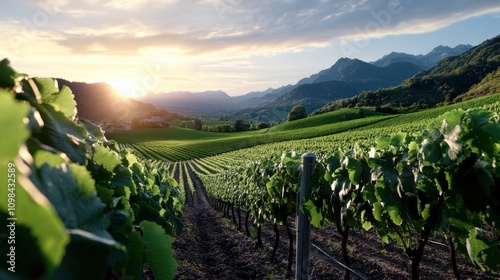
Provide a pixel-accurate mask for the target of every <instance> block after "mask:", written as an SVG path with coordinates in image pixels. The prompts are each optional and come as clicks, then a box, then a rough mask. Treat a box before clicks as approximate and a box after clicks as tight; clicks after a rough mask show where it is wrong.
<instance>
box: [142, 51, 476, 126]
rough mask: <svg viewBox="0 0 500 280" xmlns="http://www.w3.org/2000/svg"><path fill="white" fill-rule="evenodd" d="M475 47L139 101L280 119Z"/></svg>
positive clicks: (342, 62) (191, 111)
mask: <svg viewBox="0 0 500 280" xmlns="http://www.w3.org/2000/svg"><path fill="white" fill-rule="evenodd" d="M471 47H472V46H470V45H458V46H456V47H455V48H450V47H445V46H438V47H436V48H434V49H433V50H432V51H431V52H429V53H428V54H425V55H411V54H405V53H396V52H392V53H390V54H388V55H385V56H384V57H382V58H380V59H378V60H376V61H373V62H370V63H368V62H364V61H361V60H359V59H350V58H341V59H339V60H338V61H337V62H336V63H334V64H333V65H332V66H331V67H330V68H328V69H324V70H321V71H319V72H318V73H315V74H313V75H311V76H309V77H306V78H303V79H301V80H299V81H298V82H297V83H296V84H294V85H286V86H283V87H280V88H277V89H272V88H269V89H267V90H265V91H260V92H250V93H248V94H245V95H241V96H229V95H228V94H226V93H225V92H223V91H206V92H197V93H193V92H187V91H185V92H169V93H159V94H148V95H145V96H142V97H140V98H138V100H140V101H142V102H146V103H151V104H154V105H155V106H157V107H159V108H163V109H166V110H168V111H171V112H176V113H180V114H187V115H204V116H212V117H216V116H221V115H225V116H228V117H229V118H233V119H236V118H243V119H255V120H257V119H258V120H261V121H278V120H279V119H283V118H284V116H286V113H287V112H288V111H289V110H290V109H291V108H292V107H293V106H294V105H296V104H301V105H303V106H305V107H306V109H307V111H308V112H312V111H315V110H317V109H319V108H321V107H322V106H324V105H325V104H327V103H329V102H331V101H333V100H338V99H343V98H349V97H353V96H355V95H357V94H359V93H361V92H363V91H366V90H376V89H379V88H386V87H392V86H397V85H399V84H401V82H403V81H404V80H405V79H408V78H410V77H412V76H413V75H415V74H416V73H418V72H420V71H422V70H426V69H429V68H430V67H432V66H434V65H436V64H437V63H438V61H439V60H441V59H443V58H446V57H450V56H455V55H458V54H461V53H463V52H465V51H467V50H469V49H470V48H471Z"/></svg>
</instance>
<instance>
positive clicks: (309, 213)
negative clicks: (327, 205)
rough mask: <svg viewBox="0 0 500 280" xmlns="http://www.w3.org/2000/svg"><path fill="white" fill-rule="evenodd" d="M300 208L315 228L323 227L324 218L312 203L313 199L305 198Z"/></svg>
mask: <svg viewBox="0 0 500 280" xmlns="http://www.w3.org/2000/svg"><path fill="white" fill-rule="evenodd" d="M300 210H301V211H302V212H303V213H304V215H305V216H306V217H307V218H308V219H309V221H310V222H311V225H313V226H314V227H317V228H321V227H323V223H324V218H323V214H322V213H321V210H320V209H318V207H317V206H316V205H315V204H314V201H312V200H311V199H307V200H306V201H305V202H304V204H302V206H301V207H300Z"/></svg>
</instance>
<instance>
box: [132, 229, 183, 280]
mask: <svg viewBox="0 0 500 280" xmlns="http://www.w3.org/2000/svg"><path fill="white" fill-rule="evenodd" d="M139 226H140V227H141V229H142V231H143V232H144V236H143V237H142V241H143V243H144V246H145V248H146V258H147V263H148V264H149V267H150V268H151V270H152V271H153V275H154V276H155V278H156V279H174V276H175V269H176V268H177V263H176V261H175V260H174V251H173V249H172V238H171V237H170V236H168V235H167V234H165V230H164V229H163V228H162V227H161V226H159V225H157V224H155V223H153V222H149V221H142V222H141V223H140V224H139Z"/></svg>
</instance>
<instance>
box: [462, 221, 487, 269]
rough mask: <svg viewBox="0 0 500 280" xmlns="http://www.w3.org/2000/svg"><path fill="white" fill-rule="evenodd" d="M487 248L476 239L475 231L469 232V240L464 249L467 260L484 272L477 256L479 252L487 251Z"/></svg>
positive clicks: (481, 241) (482, 242) (484, 243)
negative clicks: (467, 256) (467, 255)
mask: <svg viewBox="0 0 500 280" xmlns="http://www.w3.org/2000/svg"><path fill="white" fill-rule="evenodd" d="M488 247H489V246H488V244H486V242H484V241H483V240H480V239H477V230H476V229H472V230H471V231H470V232H469V238H467V243H466V248H467V253H468V254H469V258H470V260H471V261H472V263H474V264H475V265H477V266H479V267H480V268H481V270H483V271H484V270H485V268H484V266H483V265H482V264H481V261H480V260H479V255H480V253H481V251H483V250H485V249H487V248H488Z"/></svg>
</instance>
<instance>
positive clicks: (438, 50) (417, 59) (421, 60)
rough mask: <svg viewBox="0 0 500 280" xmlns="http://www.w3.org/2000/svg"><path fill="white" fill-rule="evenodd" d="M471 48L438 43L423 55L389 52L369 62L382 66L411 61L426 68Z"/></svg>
mask: <svg viewBox="0 0 500 280" xmlns="http://www.w3.org/2000/svg"><path fill="white" fill-rule="evenodd" d="M471 48H472V46H471V45H458V46H456V47H454V48H451V47H448V46H443V45H439V46H437V47H435V48H434V49H432V50H431V51H430V52H429V53H427V54H425V55H422V54H419V55H413V54H407V53H400V52H391V53H390V54H388V55H384V56H383V57H382V58H381V59H379V60H376V61H374V62H371V64H373V65H375V66H379V67H383V66H388V65H389V64H392V63H395V62H411V63H413V64H416V65H418V66H420V67H422V68H424V69H428V68H430V67H433V66H435V65H436V64H437V63H438V62H439V61H440V60H441V59H443V58H446V57H450V56H456V55H460V54H462V53H464V52H466V51H468V50H469V49H471Z"/></svg>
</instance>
